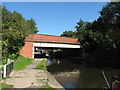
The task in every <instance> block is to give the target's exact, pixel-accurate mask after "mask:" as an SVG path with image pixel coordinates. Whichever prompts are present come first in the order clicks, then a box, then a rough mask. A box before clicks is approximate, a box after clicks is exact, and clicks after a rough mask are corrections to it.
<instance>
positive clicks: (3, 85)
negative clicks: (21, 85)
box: [0, 83, 13, 89]
mask: <svg viewBox="0 0 120 90" xmlns="http://www.w3.org/2000/svg"><path fill="white" fill-rule="evenodd" d="M2 88H13V85H8V84H6V83H1V84H0V89H2Z"/></svg>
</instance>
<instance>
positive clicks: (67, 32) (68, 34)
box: [61, 31, 76, 38]
mask: <svg viewBox="0 0 120 90" xmlns="http://www.w3.org/2000/svg"><path fill="white" fill-rule="evenodd" d="M75 34H76V32H73V31H65V32H63V34H61V36H65V37H72V38H75V37H76V35H75Z"/></svg>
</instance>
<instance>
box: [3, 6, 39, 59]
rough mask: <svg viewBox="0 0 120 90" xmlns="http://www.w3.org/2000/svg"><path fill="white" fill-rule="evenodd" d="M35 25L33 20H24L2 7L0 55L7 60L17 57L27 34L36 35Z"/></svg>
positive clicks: (17, 14) (18, 14)
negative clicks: (0, 45)
mask: <svg viewBox="0 0 120 90" xmlns="http://www.w3.org/2000/svg"><path fill="white" fill-rule="evenodd" d="M37 32H38V30H37V28H36V23H35V21H34V20H33V19H30V20H25V19H24V18H23V17H22V15H21V14H20V13H18V12H16V11H14V12H10V11H8V10H7V9H6V7H5V6H4V7H2V51H3V52H2V55H3V58H5V59H7V58H9V57H11V55H13V56H17V55H19V51H20V49H21V48H22V46H23V45H24V38H25V37H26V36H28V35H29V34H34V33H37Z"/></svg>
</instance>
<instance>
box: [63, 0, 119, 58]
mask: <svg viewBox="0 0 120 90" xmlns="http://www.w3.org/2000/svg"><path fill="white" fill-rule="evenodd" d="M99 13H100V16H99V18H98V19H97V20H95V21H93V22H87V21H86V22H85V21H83V20H81V19H80V21H79V22H78V23H77V26H76V27H75V28H76V30H75V31H65V32H63V34H61V36H65V37H75V38H79V39H80V45H81V46H82V48H83V52H84V56H87V55H90V54H91V53H94V52H97V51H101V50H112V51H113V49H114V50H117V49H119V50H120V2H110V3H107V5H105V6H104V7H103V8H102V10H101V11H100V12H99ZM108 52H109V51H108ZM115 52H116V54H119V52H117V51H115ZM111 53H112V52H111ZM118 56H119V55H118ZM118 56H117V57H118ZM115 57H116V56H115Z"/></svg>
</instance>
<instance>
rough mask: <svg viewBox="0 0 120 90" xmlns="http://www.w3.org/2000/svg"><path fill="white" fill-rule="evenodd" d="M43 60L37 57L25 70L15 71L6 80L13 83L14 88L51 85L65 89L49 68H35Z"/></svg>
mask: <svg viewBox="0 0 120 90" xmlns="http://www.w3.org/2000/svg"><path fill="white" fill-rule="evenodd" d="M41 61H42V59H37V60H35V61H34V62H33V63H32V64H30V65H29V66H27V67H26V68H25V69H24V70H18V71H13V72H12V73H11V74H10V78H8V79H6V80H5V81H4V82H5V83H6V84H9V85H13V86H14V87H13V88H44V87H46V86H48V85H49V86H50V87H52V88H58V89H59V88H60V89H63V90H64V88H63V87H62V86H61V85H60V84H59V83H58V82H57V81H56V80H55V78H54V77H53V76H52V75H51V74H50V73H49V72H48V71H47V70H36V69H35V67H36V66H37V65H38V64H39V63H40V62H41Z"/></svg>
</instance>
